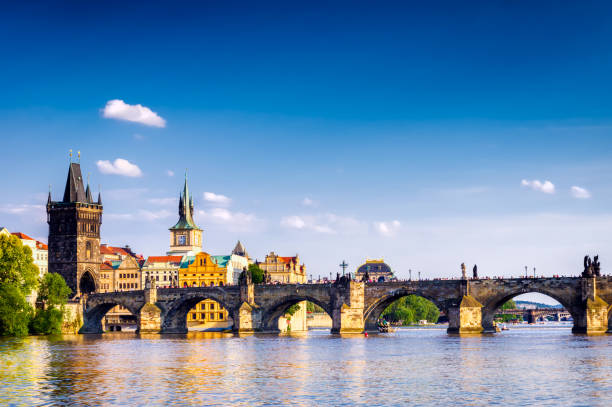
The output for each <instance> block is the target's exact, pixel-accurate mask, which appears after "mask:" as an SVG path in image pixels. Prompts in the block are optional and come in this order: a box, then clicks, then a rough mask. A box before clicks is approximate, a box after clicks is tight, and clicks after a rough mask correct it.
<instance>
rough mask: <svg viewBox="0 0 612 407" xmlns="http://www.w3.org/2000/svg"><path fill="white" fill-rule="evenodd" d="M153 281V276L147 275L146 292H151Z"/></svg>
mask: <svg viewBox="0 0 612 407" xmlns="http://www.w3.org/2000/svg"><path fill="white" fill-rule="evenodd" d="M151 280H153V279H152V278H151V276H150V275H149V273H147V276H146V277H145V286H144V288H145V290H150V289H151Z"/></svg>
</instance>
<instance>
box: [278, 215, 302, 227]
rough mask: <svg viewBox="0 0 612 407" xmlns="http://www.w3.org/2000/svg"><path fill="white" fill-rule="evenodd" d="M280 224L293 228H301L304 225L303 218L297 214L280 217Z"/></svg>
mask: <svg viewBox="0 0 612 407" xmlns="http://www.w3.org/2000/svg"><path fill="white" fill-rule="evenodd" d="M281 226H285V227H288V228H294V229H303V228H304V226H306V222H304V219H302V218H300V217H299V216H287V217H284V218H282V219H281Z"/></svg>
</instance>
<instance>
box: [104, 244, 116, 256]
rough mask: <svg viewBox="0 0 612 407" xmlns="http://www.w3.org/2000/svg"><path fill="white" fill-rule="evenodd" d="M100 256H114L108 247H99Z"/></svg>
mask: <svg viewBox="0 0 612 407" xmlns="http://www.w3.org/2000/svg"><path fill="white" fill-rule="evenodd" d="M100 254H115V252H114V251H113V250H112V249H111V248H110V247H108V246H104V245H102V246H100Z"/></svg>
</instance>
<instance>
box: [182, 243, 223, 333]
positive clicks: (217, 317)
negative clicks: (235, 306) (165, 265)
mask: <svg viewBox="0 0 612 407" xmlns="http://www.w3.org/2000/svg"><path fill="white" fill-rule="evenodd" d="M226 258H227V259H226ZM229 258H230V256H211V255H210V254H208V253H206V252H200V253H198V254H196V255H195V256H185V258H184V259H183V261H182V262H181V266H180V269H179V286H180V287H185V288H186V287H213V286H224V285H227V281H228V280H227V265H228V263H229ZM187 325H188V326H191V327H194V326H198V328H200V329H202V330H208V329H228V328H230V327H231V326H232V321H231V320H230V319H229V316H228V313H227V310H226V309H225V308H223V306H222V305H221V304H219V303H218V302H216V301H213V300H204V301H200V302H199V303H197V304H196V306H195V307H193V308H192V309H191V310H190V311H189V313H188V314H187Z"/></svg>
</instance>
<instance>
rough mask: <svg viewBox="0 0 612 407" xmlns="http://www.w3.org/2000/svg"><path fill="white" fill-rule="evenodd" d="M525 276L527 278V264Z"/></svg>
mask: <svg viewBox="0 0 612 407" xmlns="http://www.w3.org/2000/svg"><path fill="white" fill-rule="evenodd" d="M525 278H527V266H525Z"/></svg>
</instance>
